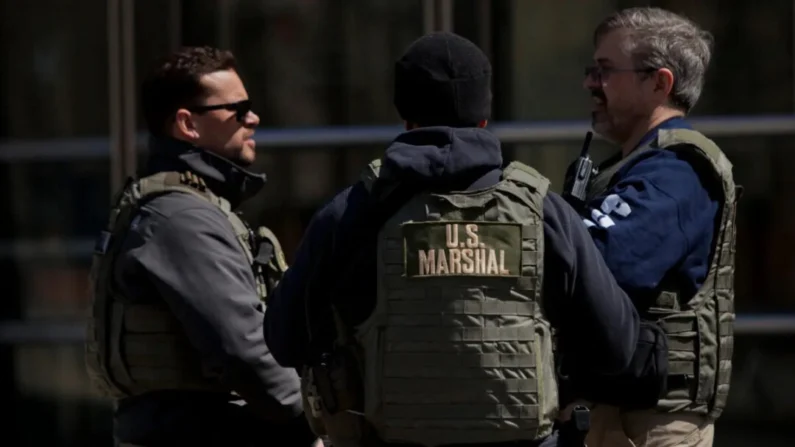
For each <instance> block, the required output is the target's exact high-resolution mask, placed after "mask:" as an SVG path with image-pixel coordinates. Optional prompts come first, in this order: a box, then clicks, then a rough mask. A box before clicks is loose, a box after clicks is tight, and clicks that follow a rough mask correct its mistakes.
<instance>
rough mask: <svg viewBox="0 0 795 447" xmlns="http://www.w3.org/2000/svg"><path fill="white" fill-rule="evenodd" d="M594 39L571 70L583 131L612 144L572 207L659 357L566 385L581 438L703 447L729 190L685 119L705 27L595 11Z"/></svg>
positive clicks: (724, 356) (713, 394) (724, 280)
mask: <svg viewBox="0 0 795 447" xmlns="http://www.w3.org/2000/svg"><path fill="white" fill-rule="evenodd" d="M594 45H595V53H594V62H595V65H593V66H592V67H589V68H588V69H586V72H585V74H586V78H585V81H584V87H585V88H586V89H587V90H588V91H589V92H590V93H591V96H592V97H593V110H592V123H593V129H594V131H595V132H597V133H598V134H600V135H602V136H603V137H605V138H606V139H607V140H609V141H611V142H613V143H615V144H617V145H618V146H620V151H619V152H618V153H617V154H616V155H615V156H614V157H611V158H610V159H608V160H607V161H606V162H605V163H603V164H602V165H601V166H600V167H599V170H598V173H597V174H596V176H595V177H594V178H593V179H592V181H591V182H590V184H589V188H588V193H587V197H586V200H585V203H584V206H583V207H582V208H581V209H582V210H583V213H584V216H583V217H584V220H585V224H586V225H587V226H588V227H589V230H590V232H591V235H592V237H593V239H594V241H595V243H596V245H597V247H598V248H599V250H600V251H601V253H602V255H603V256H604V259H605V260H606V262H607V265H608V266H609V267H610V269H611V271H612V272H613V274H614V275H615V277H616V279H617V280H618V282H619V284H620V285H621V286H622V288H623V289H624V290H625V291H626V292H627V294H628V295H629V296H630V297H631V298H632V299H633V301H634V303H635V306H636V307H637V309H638V311H639V313H640V314H641V315H643V317H644V319H645V320H646V321H647V322H648V323H649V324H653V325H654V326H655V327H656V328H658V330H659V331H660V333H661V334H662V333H664V336H661V337H660V338H661V339H662V341H663V342H664V343H667V352H668V354H667V359H666V355H664V354H663V355H661V356H659V357H661V358H658V359H656V364H657V365H658V366H659V367H658V368H657V369H656V371H657V373H658V376H659V377H662V378H665V379H666V380H665V382H663V381H658V382H656V383H655V384H654V385H653V386H649V385H650V384H649V382H648V380H646V381H643V380H638V381H637V382H636V383H633V382H632V380H631V379H627V380H616V378H615V377H594V376H593V375H587V374H585V373H582V375H583V376H586V375H587V377H577V376H576V373H575V374H574V375H570V378H571V388H572V390H573V391H572V392H571V394H572V395H573V396H574V397H579V398H582V399H584V400H586V401H587V402H589V403H591V407H592V418H593V419H592V426H591V427H592V428H591V433H590V434H589V438H588V445H589V446H590V447H594V446H596V447H598V446H611V447H621V446H647V447H651V446H654V447H658V446H660V447H661V446H711V445H712V443H713V438H714V425H713V424H714V421H715V420H716V419H717V418H718V417H719V416H720V414H721V412H722V411H723V409H724V407H725V405H726V399H727V395H728V392H729V382H730V375H731V357H732V346H733V322H734V318H735V315H734V252H735V249H734V247H735V237H736V233H735V230H734V218H735V210H736V200H737V198H738V196H739V194H738V192H739V189H738V190H737V191H736V187H735V184H734V180H733V178H732V165H731V163H730V162H729V160H728V159H727V158H726V156H725V155H724V154H723V152H721V150H720V149H719V148H718V146H717V145H716V144H715V143H714V142H713V141H711V140H710V139H708V138H707V137H705V136H704V135H702V134H701V133H699V132H697V131H695V130H693V129H692V128H691V126H690V125H689V124H688V122H687V121H686V119H685V117H686V115H687V114H688V113H689V112H690V111H691V109H692V108H693V106H695V104H696V102H697V101H698V99H699V96H700V95H701V91H702V87H703V85H704V75H705V72H706V70H707V67H708V65H709V61H710V57H711V46H712V36H711V35H710V34H709V33H707V32H706V31H703V30H701V29H700V28H699V27H698V26H697V25H696V24H694V23H693V22H692V21H690V20H688V19H686V18H683V17H681V16H679V15H676V14H674V13H672V12H669V11H665V10H662V9H659V8H649V7H640V8H630V9H625V10H622V11H619V12H617V13H615V14H613V15H611V16H609V17H608V18H606V19H605V20H604V21H603V22H602V23H600V24H599V26H598V27H597V28H596V31H595V33H594ZM637 352H638V353H643V352H645V351H644V350H643V349H639V350H638V351H637ZM662 352H663V353H664V352H665V349H663V350H662ZM636 355H637V354H636ZM660 360H661V361H660ZM651 363H655V362H651ZM629 376H632V375H631V374H630V375H629ZM666 382H667V385H662V386H660V384H661V383H666ZM644 387H645V388H644ZM649 389H651V390H652V391H651V393H652V394H651V399H649V398H648V393H649V391H645V390H649ZM644 393H647V396H646V397H647V398H646V399H645V400H643V401H640V400H639V399H638V398H639V396H641V395H643V394H644ZM565 403H566V402H564V404H565Z"/></svg>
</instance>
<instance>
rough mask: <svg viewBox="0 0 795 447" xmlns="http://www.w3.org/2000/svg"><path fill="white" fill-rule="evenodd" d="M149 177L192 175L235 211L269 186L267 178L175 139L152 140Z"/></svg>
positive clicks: (150, 143)
mask: <svg viewBox="0 0 795 447" xmlns="http://www.w3.org/2000/svg"><path fill="white" fill-rule="evenodd" d="M149 154H150V155H149V160H148V162H147V166H146V169H145V175H152V174H156V173H158V172H165V171H180V172H181V171H192V172H193V173H195V174H196V175H198V176H199V177H201V178H202V179H203V180H204V182H205V183H206V184H207V187H208V188H210V190H211V191H212V192H213V193H214V194H216V195H218V196H220V197H223V198H224V199H226V200H228V201H229V203H230V205H231V206H232V208H237V207H238V206H239V205H240V204H241V203H243V202H244V201H246V200H248V199H250V198H251V197H253V196H255V195H256V194H257V193H258V192H259V191H260V190H261V189H262V187H263V186H265V180H266V177H265V174H255V173H253V172H250V171H247V170H246V169H244V168H242V167H241V166H239V165H237V164H235V163H233V162H232V161H230V160H228V159H226V158H224V157H221V156H219V155H216V154H214V153H212V152H209V151H206V150H203V149H201V148H199V147H196V146H193V145H192V144H190V143H188V142H185V141H181V140H177V139H174V138H168V137H166V138H162V137H150V139H149Z"/></svg>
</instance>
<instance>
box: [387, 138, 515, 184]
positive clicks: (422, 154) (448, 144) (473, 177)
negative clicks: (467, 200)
mask: <svg viewBox="0 0 795 447" xmlns="http://www.w3.org/2000/svg"><path fill="white" fill-rule="evenodd" d="M501 167H502V149H501V146H500V140H498V139H497V137H496V136H494V134H492V133H491V132H489V131H487V130H485V129H480V128H453V127H423V128H419V129H414V130H410V131H408V132H405V133H403V134H400V135H399V136H398V137H397V138H396V139H395V140H394V141H393V142H392V144H391V145H390V146H389V148H387V150H386V154H385V155H384V158H383V160H382V164H381V170H380V174H379V180H382V181H385V182H390V183H391V182H400V183H411V184H414V185H416V186H418V187H420V188H423V189H428V190H434V189H443V190H448V191H449V190H454V191H461V190H466V189H476V188H481V187H486V186H491V185H492V184H494V183H496V181H498V180H499V175H500V172H501V171H500V169H501ZM491 173H494V174H495V175H489V174H491ZM491 177H494V179H491ZM486 178H489V179H490V180H491V181H487V182H485V183H484V182H483V180H484V179H486Z"/></svg>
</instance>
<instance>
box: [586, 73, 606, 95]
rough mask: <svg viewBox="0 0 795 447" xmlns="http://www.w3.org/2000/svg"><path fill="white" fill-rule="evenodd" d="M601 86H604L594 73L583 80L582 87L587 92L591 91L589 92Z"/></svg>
mask: <svg viewBox="0 0 795 447" xmlns="http://www.w3.org/2000/svg"><path fill="white" fill-rule="evenodd" d="M601 86H602V84H601V82H599V79H597V77H596V76H594V75H593V74H592V73H588V74H586V75H585V78H583V80H582V87H583V88H584V89H585V90H589V91H591V90H597V89H599V87H601Z"/></svg>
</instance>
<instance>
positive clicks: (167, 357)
mask: <svg viewBox="0 0 795 447" xmlns="http://www.w3.org/2000/svg"><path fill="white" fill-rule="evenodd" d="M175 192H176V193H185V194H190V195H193V196H196V197H199V198H201V199H202V200H206V201H208V202H210V203H211V204H213V205H214V206H217V207H218V208H219V209H220V210H221V211H223V213H224V214H225V215H226V216H227V218H228V221H229V223H230V224H231V225H232V228H233V229H234V232H235V235H236V236H237V240H238V241H239V242H240V246H241V249H242V250H243V251H244V252H245V254H246V257H247V258H248V260H249V262H250V263H251V265H252V268H253V269H254V273H255V278H256V281H257V288H258V294H259V296H260V298H261V299H262V300H263V301H264V300H265V299H266V297H267V294H268V290H269V289H270V287H272V286H273V285H274V284H275V282H276V281H278V279H279V277H280V273H283V272H284V271H286V269H287V264H286V262H285V260H284V255H283V253H282V250H281V247H280V245H279V242H278V240H277V239H276V237H275V236H274V235H273V233H272V232H271V231H270V230H268V229H267V228H264V227H260V228H258V229H257V233H256V234H255V233H253V232H252V231H251V230H250V229H249V227H248V226H247V225H246V224H245V223H244V222H243V221H242V220H241V219H240V217H238V215H237V214H235V213H234V212H232V210H231V207H230V204H229V202H228V201H226V200H225V199H223V198H221V197H219V196H216V195H215V194H213V193H212V192H211V191H210V190H209V189H208V188H207V186H206V185H205V183H204V181H203V180H202V179H201V178H200V177H198V176H196V175H195V174H194V173H191V172H186V173H178V172H163V173H158V174H154V175H152V176H149V177H145V178H142V179H139V180H135V181H133V180H132V179H130V180H129V181H128V182H127V185H126V186H125V188H124V189H123V190H122V191H121V192H120V193H119V195H118V196H117V197H116V200H115V205H114V207H113V209H112V210H111V213H110V219H109V221H108V225H107V227H106V229H105V231H103V232H102V234H101V237H100V239H99V240H98V242H97V247H95V252H94V259H93V265H92V268H91V276H90V279H91V281H90V283H91V293H92V297H91V298H92V307H91V314H90V315H89V318H88V324H87V334H86V335H87V342H86V346H85V351H86V367H87V371H88V374H89V376H90V378H91V381H92V383H93V384H94V386H95V387H96V388H97V389H98V390H99V391H100V392H101V393H102V394H103V395H105V396H107V397H112V398H122V397H129V396H135V395H140V394H143V393H146V392H149V391H155V390H186V389H192V390H212V391H220V392H225V393H229V390H228V389H224V388H222V387H221V385H220V383H219V382H218V380H217V378H218V376H219V374H220V372H217V371H210V370H209V369H208V368H207V367H205V365H204V364H203V362H202V359H201V358H200V357H199V354H198V352H196V350H195V349H194V348H193V347H192V346H191V345H190V343H189V341H188V339H187V337H186V336H185V334H184V331H183V330H182V328H181V325H180V323H179V322H178V321H177V319H176V317H174V315H173V314H172V313H171V311H170V310H169V308H168V306H167V305H166V303H165V302H163V301H162V300H161V299H159V298H158V297H152V299H151V300H147V301H146V302H133V301H131V300H130V299H128V298H127V297H124V296H122V295H121V293H120V291H119V290H118V289H117V285H116V283H115V279H114V274H115V265H116V263H115V261H116V258H117V257H118V255H119V254H120V251H121V248H122V245H123V241H124V239H125V237H126V235H127V233H128V230H129V228H130V225H131V223H132V221H133V219H134V218H135V216H137V215H138V212H139V210H140V208H141V206H143V205H144V204H145V203H146V202H148V201H149V200H151V199H153V198H155V197H157V196H160V195H163V194H168V193H175ZM262 242H267V244H270V247H272V251H270V253H260V252H261V251H263V252H264V251H268V250H260V247H261V246H266V245H267V244H261V243H262ZM279 272H280V273H279Z"/></svg>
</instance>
